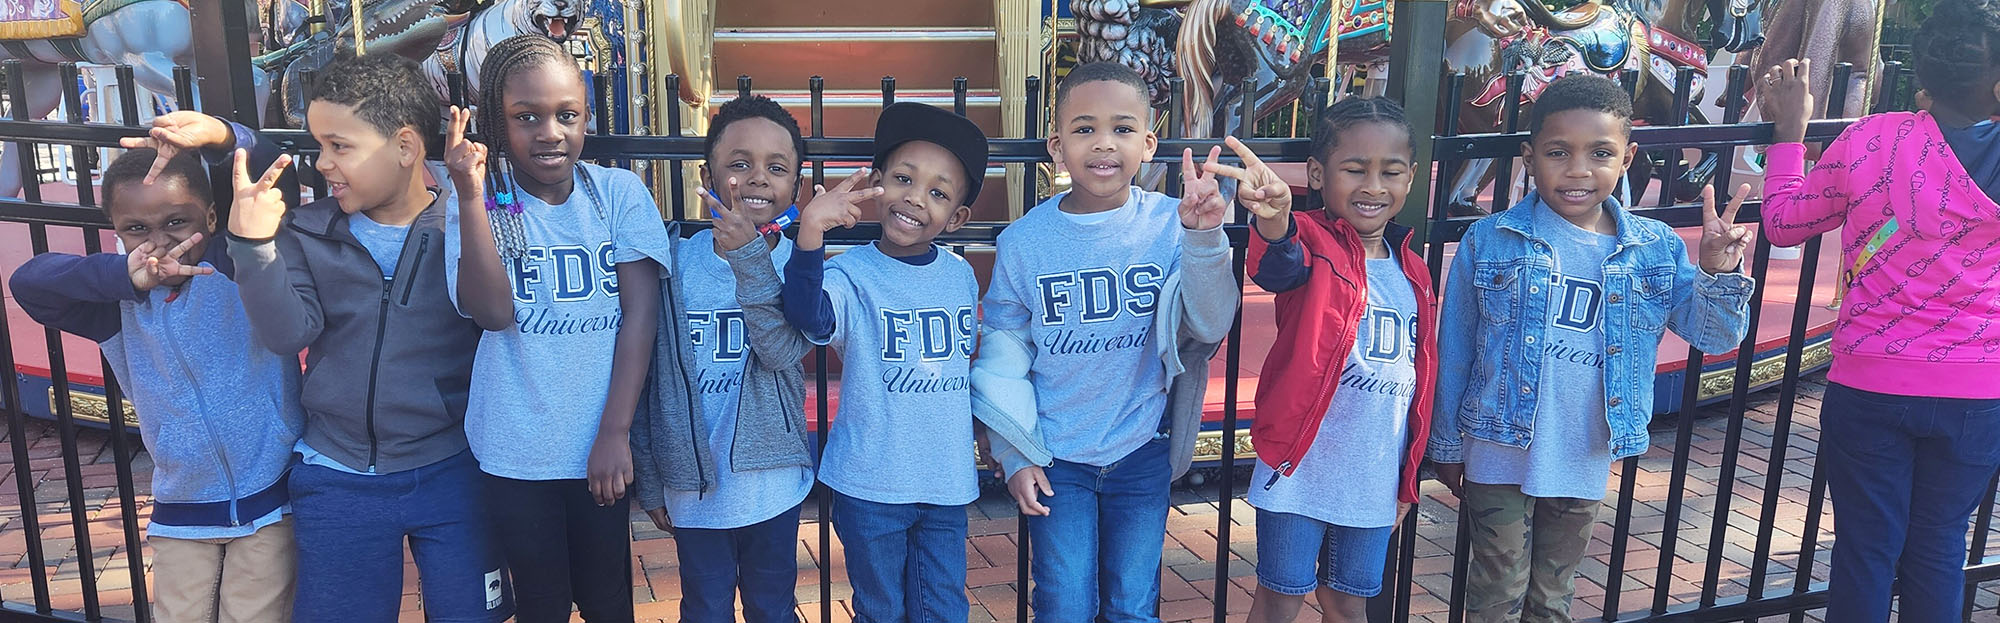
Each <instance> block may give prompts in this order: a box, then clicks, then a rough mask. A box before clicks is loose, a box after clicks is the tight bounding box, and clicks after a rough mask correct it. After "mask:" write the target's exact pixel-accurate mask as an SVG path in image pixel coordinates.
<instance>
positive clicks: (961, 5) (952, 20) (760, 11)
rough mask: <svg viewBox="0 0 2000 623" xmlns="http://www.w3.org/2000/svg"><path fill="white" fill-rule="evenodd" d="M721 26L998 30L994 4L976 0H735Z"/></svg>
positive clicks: (718, 15)
mask: <svg viewBox="0 0 2000 623" xmlns="http://www.w3.org/2000/svg"><path fill="white" fill-rule="evenodd" d="M715 25H716V28H718V29H721V28H736V27H784V26H789V27H794V28H828V27H841V26H863V27H876V28H899V27H926V26H966V27H987V28H991V27H992V26H993V3H991V2H974V1H973V0H818V1H814V2H806V1H803V0H730V1H729V2H718V3H716V7H715Z"/></svg>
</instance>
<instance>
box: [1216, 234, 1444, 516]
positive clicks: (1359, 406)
mask: <svg viewBox="0 0 2000 623" xmlns="http://www.w3.org/2000/svg"><path fill="white" fill-rule="evenodd" d="M1364 314H1365V316H1364V317H1363V318H1362V320H1361V322H1357V323H1355V326H1356V329H1355V335H1354V349H1353V350H1352V351H1350V352H1349V353H1348V354H1347V365H1346V366H1344V367H1343V369H1342V370H1341V373H1340V385H1338V386H1337V389H1335V390H1334V392H1333V401H1332V402H1331V403H1330V404H1328V405H1327V409H1326V419H1324V420H1321V421H1320V425H1319V433H1318V434H1317V435H1315V436H1314V437H1313V442H1312V447H1311V448H1309V449H1307V450H1306V454H1305V456H1304V457H1302V458H1300V459H1299V464H1298V466H1297V467H1296V468H1294V469H1293V471H1292V475H1291V476H1289V477H1285V478H1279V479H1278V480H1277V481H1276V482H1272V481H1271V475H1272V474H1273V473H1274V471H1275V470H1273V469H1272V468H1271V466H1269V465H1265V464H1264V462H1263V461H1258V462H1257V466H1256V468H1255V469H1254V474H1255V475H1254V476H1252V477H1251V479H1250V482H1251V486H1250V505H1251V506H1255V507H1257V508H1259V509H1261V510H1266V511H1271V512H1277V513H1291V514H1294V515H1304V516H1306V517H1311V518H1313V519H1316V520H1319V521H1323V522H1326V523H1329V524H1333V525H1336V526H1347V527H1350V528H1381V527H1384V526H1390V525H1394V524H1395V523H1396V495H1397V488H1398V487H1400V486H1401V484H1402V475H1403V451H1404V449H1406V448H1408V447H1409V434H1410V433H1409V430H1410V426H1409V425H1410V399H1411V397H1412V396H1414V395H1416V390H1417V363H1416V350H1417V342H1416V338H1417V295H1416V291H1415V290H1413V289H1411V288H1410V281H1409V278H1408V277H1406V276H1404V274H1403V269H1402V268H1401V267H1399V266H1398V265H1397V263H1396V259H1395V258H1393V257H1388V258H1382V259H1370V260H1368V308H1367V309H1366V310H1365V311H1364ZM1266 482H1270V483H1271V486H1270V487H1269V488H1268V489H1267V488H1265V487H1264V486H1263V483H1266Z"/></svg>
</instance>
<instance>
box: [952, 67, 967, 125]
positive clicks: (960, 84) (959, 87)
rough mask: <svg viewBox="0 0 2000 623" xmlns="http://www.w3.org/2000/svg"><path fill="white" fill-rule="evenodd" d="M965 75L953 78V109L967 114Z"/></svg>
mask: <svg viewBox="0 0 2000 623" xmlns="http://www.w3.org/2000/svg"><path fill="white" fill-rule="evenodd" d="M965 92H966V88H965V76H958V77H955V78H952V79H951V111H952V112H954V113H958V116H960V117H963V116H965Z"/></svg>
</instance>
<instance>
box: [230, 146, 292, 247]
mask: <svg viewBox="0 0 2000 623" xmlns="http://www.w3.org/2000/svg"><path fill="white" fill-rule="evenodd" d="M249 163H250V154H249V153H248V152H245V151H243V150H241V149H238V150H236V174H235V176H234V177H233V180H234V185H235V187H236V200H235V201H234V202H233V203H231V204H230V208H229V233H232V234H236V236H237V237H239V238H249V239H251V240H267V239H270V238H271V237H273V236H276V235H278V224H279V223H280V222H282V221H283V220H284V218H285V193H284V192H282V191H280V190H278V188H277V186H278V176H280V175H284V173H285V167H287V166H291V164H292V157H291V156H290V155H281V156H278V160H277V161H276V162H272V163H271V168H269V169H265V170H264V175H263V177H259V178H257V180H256V181H251V180H250V171H249V167H250V164H249Z"/></svg>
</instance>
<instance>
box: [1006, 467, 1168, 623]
mask: <svg viewBox="0 0 2000 623" xmlns="http://www.w3.org/2000/svg"><path fill="white" fill-rule="evenodd" d="M1044 471H1045V473H1046V474H1047V475H1048V478H1049V486H1050V487H1051V488H1052V489H1054V490H1055V495H1054V496H1050V497H1044V498H1042V504H1043V505H1044V506H1047V507H1049V514H1048V516H1047V517H1029V518H1028V538H1029V539H1030V543H1032V544H1033V548H1032V550H1031V551H1032V556H1033V562H1032V566H1031V569H1032V570H1033V572H1034V579H1035V592H1034V608H1035V620H1037V621H1062V622H1063V623H1071V622H1089V621H1098V620H1102V621H1105V622H1107V623H1128V622H1134V621H1139V622H1157V621H1159V620H1160V618H1159V616H1158V614H1157V610H1158V604H1159V601H1160V543H1161V540H1162V539H1165V538H1166V535H1167V496H1168V493H1169V491H1168V487H1169V485H1171V484H1172V476H1173V473H1172V471H1173V466H1172V465H1171V464H1170V463H1169V461H1168V459H1167V440H1166V439H1164V438H1161V439H1154V440H1152V441H1150V442H1147V443H1146V445H1144V446H1140V448H1139V449H1138V450H1134V451H1132V453H1131V454H1128V455H1125V458H1122V459H1119V460H1118V461H1117V462H1116V463H1112V464H1110V465H1106V466H1103V467H1098V466H1094V465H1083V464H1079V463H1070V462H1068V461H1063V460H1057V461H1056V462H1055V465H1053V466H1050V467H1049V468H1048V469H1046V470H1044ZM1100 616H1101V618H1100Z"/></svg>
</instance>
